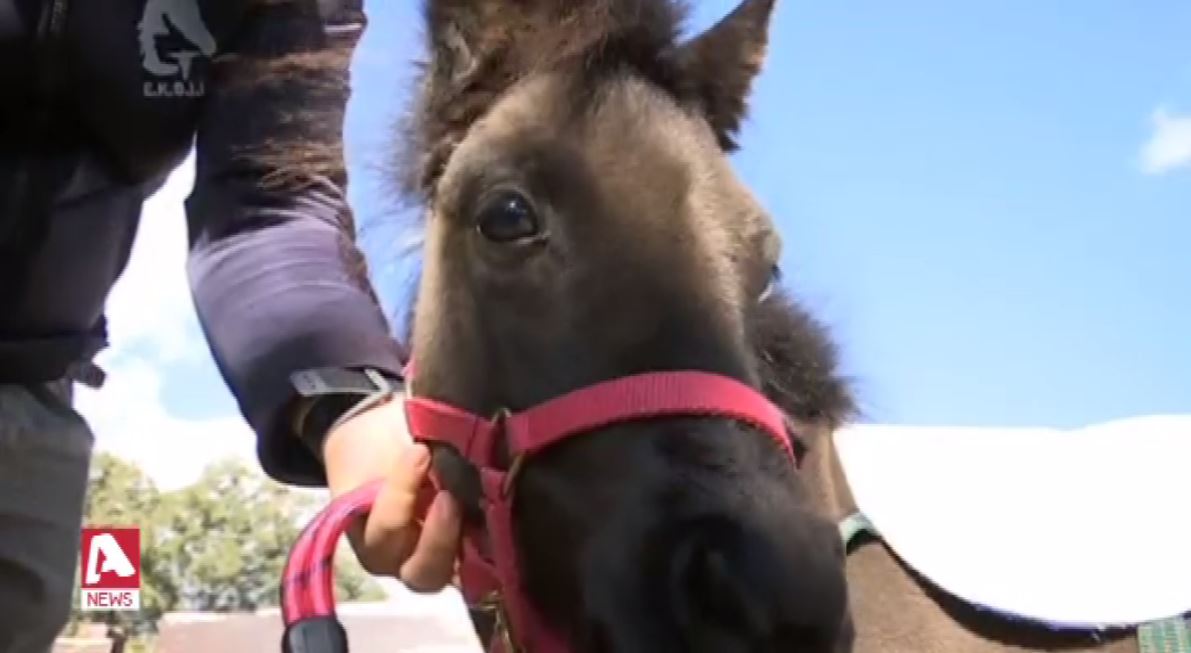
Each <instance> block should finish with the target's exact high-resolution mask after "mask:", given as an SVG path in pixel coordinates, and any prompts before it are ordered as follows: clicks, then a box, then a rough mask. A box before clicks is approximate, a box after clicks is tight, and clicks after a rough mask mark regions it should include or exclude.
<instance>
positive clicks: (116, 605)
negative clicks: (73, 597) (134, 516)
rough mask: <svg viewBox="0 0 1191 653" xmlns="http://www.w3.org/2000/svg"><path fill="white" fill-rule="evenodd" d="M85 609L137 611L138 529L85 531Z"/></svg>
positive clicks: (83, 549)
mask: <svg viewBox="0 0 1191 653" xmlns="http://www.w3.org/2000/svg"><path fill="white" fill-rule="evenodd" d="M79 553H80V554H81V556H82V560H81V562H82V565H81V567H82V572H83V577H82V579H81V580H82V587H81V589H82V595H81V597H80V600H81V601H82V605H80V606H79V607H80V609H82V610H138V609H140V593H141V592H140V590H141V531H140V529H139V528H84V529H83V541H82V548H81V551H80V552H79Z"/></svg>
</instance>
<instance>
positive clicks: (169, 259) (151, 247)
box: [108, 153, 205, 363]
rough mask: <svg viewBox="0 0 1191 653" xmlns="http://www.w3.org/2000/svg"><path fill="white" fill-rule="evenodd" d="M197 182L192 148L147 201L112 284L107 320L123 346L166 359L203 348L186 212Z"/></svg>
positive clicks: (114, 339) (198, 352)
mask: <svg viewBox="0 0 1191 653" xmlns="http://www.w3.org/2000/svg"><path fill="white" fill-rule="evenodd" d="M193 185H194V155H193V153H192V154H191V155H190V157H188V158H187V159H186V161H185V162H184V163H183V164H182V165H181V166H179V167H178V168H177V169H176V170H175V171H174V172H173V174H172V175H171V176H170V178H169V180H168V181H167V182H166V183H165V185H164V186H163V187H162V188H161V189H160V190H159V191H158V192H157V193H156V194H154V195H153V196H152V197H150V198H149V199H148V201H146V202H145V205H144V210H143V211H142V213H141V226H140V230H139V232H138V234H137V239H136V242H135V244H134V245H133V249H132V257H131V259H130V260H129V263H128V268H127V270H126V271H125V273H124V275H123V276H122V277H121V278H120V281H119V282H118V283H117V284H116V286H115V288H113V289H112V294H111V297H110V298H109V300H108V322H109V329H110V332H111V338H112V342H113V345H114V347H115V348H116V349H117V350H119V351H127V350H132V349H137V350H142V349H144V350H147V351H146V353H148V354H150V355H152V356H153V357H154V359H155V360H157V361H159V362H162V363H167V362H174V361H178V360H181V359H194V358H196V357H197V356H201V355H203V354H204V353H205V350H203V349H202V347H201V346H200V347H197V348H196V347H194V343H195V340H196V338H198V337H199V330H198V329H199V327H198V320H197V318H196V317H195V314H194V308H193V303H192V301H191V298H190V288H189V285H188V284H187V280H186V251H187V238H186V213H185V209H184V208H183V202H185V200H186V196H187V195H189V194H190V190H191V187H192V186H193Z"/></svg>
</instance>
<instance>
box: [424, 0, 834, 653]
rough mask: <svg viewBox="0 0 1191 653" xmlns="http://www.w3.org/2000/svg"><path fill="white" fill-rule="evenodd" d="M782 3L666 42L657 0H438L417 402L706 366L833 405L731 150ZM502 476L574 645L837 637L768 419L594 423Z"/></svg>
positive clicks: (428, 12)
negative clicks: (508, 480) (752, 422)
mask: <svg viewBox="0 0 1191 653" xmlns="http://www.w3.org/2000/svg"><path fill="white" fill-rule="evenodd" d="M772 8H773V2H772V0H746V1H745V2H744V3H743V4H741V5H740V6H739V7H738V8H737V9H736V10H735V11H733V12H732V14H731V15H729V16H728V17H727V18H725V19H724V20H723V21H721V22H720V24H718V25H717V26H715V27H713V28H711V29H710V30H708V31H707V32H706V33H704V34H702V35H700V36H698V37H697V38H695V39H693V40H691V41H690V42H687V43H683V44H679V43H677V36H678V30H679V27H680V19H681V18H682V14H681V11H680V8H679V7H678V6H677V5H675V4H672V3H670V2H668V1H665V0H592V1H586V2H576V1H575V0H520V1H514V0H429V1H428V3H427V5H426V6H425V8H424V11H425V18H426V26H427V31H428V37H429V39H428V40H429V54H430V58H429V61H428V62H427V63H426V65H425V67H424V71H423V75H422V77H421V79H420V80H419V81H420V83H419V87H418V93H417V97H416V102H415V104H414V106H413V109H412V111H411V115H410V116H409V118H410V121H409V123H408V125H407V129H406V130H405V132H404V136H405V137H406V140H405V148H404V149H403V154H404V155H405V156H403V157H402V162H403V163H405V164H406V166H405V169H404V170H403V173H402V178H403V179H405V180H406V181H407V186H406V189H407V190H408V191H410V192H411V193H413V194H414V195H415V197H416V198H417V199H418V200H419V201H420V202H421V203H422V205H423V206H424V207H425V211H424V212H423V214H422V216H421V218H422V220H423V221H424V223H423V224H421V225H420V226H421V228H422V229H424V234H425V236H424V237H425V243H424V248H423V251H422V256H423V261H422V271H421V279H420V286H419V288H418V291H417V293H416V300H415V301H416V303H415V304H414V306H413V307H412V309H411V314H412V316H413V317H412V319H411V320H410V322H411V324H410V328H411V333H410V340H409V341H410V342H412V344H413V351H414V352H415V354H414V355H415V357H416V359H417V376H416V379H415V381H414V383H413V392H414V393H415V394H417V395H419V396H423V397H430V398H433V399H435V400H439V401H442V402H449V403H450V404H451V405H454V406H460V407H465V408H466V409H467V410H468V411H470V412H471V413H474V414H478V415H493V414H496V413H497V412H498V411H499V410H502V409H509V410H514V411H516V410H519V409H524V408H526V407H529V406H532V405H534V404H537V403H539V402H542V401H544V400H547V399H550V398H552V397H556V396H558V395H560V394H563V393H566V392H569V391H572V390H576V389H579V388H583V387H585V386H589V385H591V384H593V383H597V382H600V381H605V380H609V379H614V378H619V377H625V376H627V375H633V374H638V373H644V372H651V371H664V370H701V371H704V372H710V373H715V374H718V375H722V376H725V377H729V378H731V379H735V380H738V381H740V382H743V383H745V384H748V385H749V386H752V387H754V388H758V389H760V388H764V389H765V390H766V391H767V392H768V393H769V395H770V397H771V398H773V399H775V400H776V401H777V402H778V403H779V404H780V405H781V406H782V408H783V409H784V410H785V412H786V413H787V414H788V415H789V416H790V417H791V418H793V420H796V421H797V422H799V423H802V424H807V425H817V426H822V427H824V428H831V427H834V426H835V425H837V424H838V423H840V422H841V421H842V420H843V419H844V418H845V416H846V415H847V414H848V412H849V410H850V408H851V401H850V397H849V394H848V392H847V390H846V388H845V385H844V384H843V383H842V382H841V381H840V379H838V378H837V377H836V374H835V369H834V368H835V365H834V360H833V357H834V354H833V350H832V348H831V346H830V344H829V343H828V341H827V340H826V338H825V337H824V335H823V333H822V332H821V330H820V329H819V328H818V326H817V325H816V324H815V323H814V322H813V321H812V320H811V319H810V317H809V316H808V315H807V314H806V313H805V312H803V311H802V310H801V309H799V308H798V307H797V306H796V305H795V304H793V303H792V302H790V300H789V299H787V298H786V297H784V296H783V295H782V293H781V291H780V290H779V289H778V288H776V286H775V283H774V282H775V281H776V277H777V261H778V258H779V255H780V252H781V242H780V239H779V237H778V235H777V233H776V231H775V229H774V226H773V223H772V221H771V220H770V218H769V216H768V215H766V213H765V210H764V208H763V207H762V206H761V205H760V204H759V203H758V202H757V201H756V200H755V199H754V198H753V196H752V195H751V194H750V193H749V191H748V190H747V189H746V188H745V187H744V186H743V185H742V184H741V182H740V181H739V180H738V178H737V177H736V175H735V174H734V173H733V171H732V169H731V167H730V166H729V161H728V152H730V151H731V150H732V149H733V148H734V142H733V137H734V135H735V132H736V129H737V127H738V125H739V123H740V120H741V118H742V114H743V113H744V107H745V101H746V96H747V94H748V90H749V87H750V84H751V82H752V79H753V77H754V75H755V74H756V73H757V72H758V70H759V68H760V65H761V61H762V59H763V56H764V52H765V48H766V41H767V33H766V32H767V26H768V22H769V17H770V14H771V11H772ZM440 453H441V452H440ZM442 458H443V457H442V455H439V454H436V459H438V460H437V461H436V463H437V464H438V465H439V468H440V470H441V469H443V468H444V467H446V468H448V469H449V468H450V466H451V463H450V462H449V461H447V462H444V461H443V460H442ZM456 462H457V461H456ZM456 467H459V466H458V465H456ZM446 475H447V476H450V473H448V474H446ZM464 475H465V474H464ZM472 480H473V481H474V479H472ZM458 483H460V484H462V485H467V481H466V480H462V481H458ZM449 485H450V483H448V486H449ZM516 492H517V502H516V506H515V513H514V520H513V521H514V524H513V527H514V535H515V538H514V541H515V543H516V549H517V554H518V559H519V561H520V565H521V568H522V577H523V579H524V585H525V587H526V595H527V600H528V601H529V602H530V603H531V604H532V606H533V608H534V609H535V610H536V611H537V612H538V613H540V614H541V616H542V619H543V620H544V621H545V622H547V623H548V624H549V625H550V626H551V627H552V628H553V629H555V630H557V631H558V632H560V633H563V638H564V639H565V640H566V643H567V645H568V648H569V650H572V651H576V652H591V653H595V652H597V651H617V652H625V653H627V652H633V651H640V652H642V653H645V652H649V653H663V652H665V651H716V652H719V653H730V652H732V651H740V652H745V651H750V652H765V651H774V652H777V651H783V652H784V651H807V652H823V653H836V652H843V651H848V650H850V649H851V642H852V634H851V632H852V627H851V624H850V620H849V618H848V611H847V609H846V606H847V596H846V591H845V585H844V573H843V572H844V560H843V547H842V545H841V543H840V539H839V536H838V532H837V529H836V526H835V524H834V523H832V522H831V521H829V520H827V519H825V518H824V517H823V516H822V515H820V514H819V513H818V512H817V510H816V507H815V505H814V501H813V497H812V495H811V493H810V492H809V489H808V487H807V485H806V482H805V480H804V479H803V478H802V477H801V476H800V475H799V474H798V473H797V471H796V469H795V468H794V466H793V465H791V464H790V462H789V460H788V458H787V457H786V456H785V455H784V454H783V452H782V449H781V448H780V447H777V446H775V444H774V442H773V438H771V437H767V436H765V435H762V434H759V433H757V432H755V431H754V430H752V429H750V428H748V427H745V426H743V425H741V424H739V423H736V422H732V421H728V420H725V419H697V418H690V417H687V418H680V419H655V420H650V421H646V422H637V423H631V424H622V425H617V426H614V427H610V428H601V429H598V430H596V431H594V432H591V433H587V434H585V435H584V436H582V437H576V438H572V439H569V440H567V441H565V442H562V443H560V444H559V445H557V446H555V447H553V448H551V449H549V450H548V451H546V452H544V453H543V454H542V455H540V456H538V457H535V458H534V459H533V460H532V461H531V462H529V463H527V464H526V465H525V468H524V469H523V470H521V471H520V474H519V476H518V480H517V488H516ZM456 493H457V494H464V495H466V494H468V492H467V490H465V489H463V490H459V491H458V492H456ZM465 503H468V502H467V501H465ZM470 512H472V513H474V512H475V506H473V509H472V510H471V511H470Z"/></svg>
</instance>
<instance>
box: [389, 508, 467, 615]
mask: <svg viewBox="0 0 1191 653" xmlns="http://www.w3.org/2000/svg"><path fill="white" fill-rule="evenodd" d="M462 529H463V518H462V511H461V510H460V509H459V505H458V504H457V503H456V501H455V499H454V497H452V496H451V494H450V493H449V492H439V493H438V495H437V496H435V497H434V502H433V503H431V504H430V511H429V512H428V513H427V515H426V523H425V524H423V525H422V534H421V536H420V537H419V538H418V541H417V545H416V547H415V549H414V551H413V554H412V555H410V557H409V559H408V560H406V561H405V564H403V565H402V566H401V573H400V577H401V580H402V581H404V582H405V584H406V586H407V587H409V588H410V589H411V590H413V591H415V592H437V591H439V590H441V589H442V588H444V587H446V586H447V585H448V584H449V583H450V582H451V580H452V579H453V578H454V577H455V561H456V560H457V559H458V556H459V537H460V533H461V532H462Z"/></svg>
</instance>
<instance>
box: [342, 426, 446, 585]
mask: <svg viewBox="0 0 1191 653" xmlns="http://www.w3.org/2000/svg"><path fill="white" fill-rule="evenodd" d="M429 466H430V452H429V451H428V450H427V448H426V446H425V445H422V444H413V445H409V446H405V447H402V450H401V452H400V453H399V454H398V456H397V461H396V464H395V465H394V468H393V469H392V470H391V471H390V472H389V473H388V475H387V476H386V478H385V482H384V484H383V485H382V486H381V489H380V492H378V493H377V497H376V501H375V502H374V503H373V505H372V509H371V510H370V511H369V512H368V514H367V515H366V516H365V519H364V522H363V526H362V532H361V534H362V537H358V538H357V539H358V540H359V546H357V547H356V555H357V557H358V558H359V559H360V563H361V565H363V567H364V569H366V570H367V571H368V572H369V573H372V574H376V575H389V576H396V575H397V574H398V572H399V571H400V569H401V565H402V563H403V562H405V560H406V559H407V558H408V557H409V556H410V553H411V552H412V551H413V550H414V547H415V545H416V543H417V541H418V531H419V528H418V524H417V521H416V517H417V515H416V514H415V508H416V505H417V497H418V491H419V488H420V487H421V485H422V483H423V481H424V480H425V478H426V472H427V470H428V469H429ZM357 528H360V527H359V526H357Z"/></svg>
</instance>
